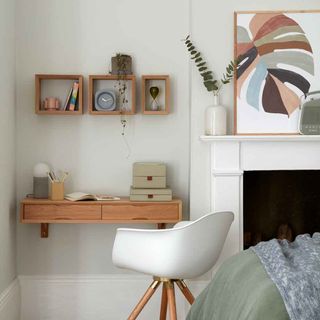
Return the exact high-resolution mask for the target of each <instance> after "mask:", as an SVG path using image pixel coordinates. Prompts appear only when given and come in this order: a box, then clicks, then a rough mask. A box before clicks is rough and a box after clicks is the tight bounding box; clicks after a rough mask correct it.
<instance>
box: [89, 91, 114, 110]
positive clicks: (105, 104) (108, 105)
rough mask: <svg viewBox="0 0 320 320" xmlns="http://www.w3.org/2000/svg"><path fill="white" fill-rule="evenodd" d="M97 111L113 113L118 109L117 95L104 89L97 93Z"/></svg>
mask: <svg viewBox="0 0 320 320" xmlns="http://www.w3.org/2000/svg"><path fill="white" fill-rule="evenodd" d="M94 107H95V109H96V110H97V111H113V110H114V109H115V108H116V95H115V93H114V92H113V91H112V90H110V89H102V90H99V91H97V92H96V93H95V105H94Z"/></svg>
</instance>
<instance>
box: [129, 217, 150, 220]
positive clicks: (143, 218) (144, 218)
mask: <svg viewBox="0 0 320 320" xmlns="http://www.w3.org/2000/svg"><path fill="white" fill-rule="evenodd" d="M132 220H149V219H148V218H146V217H142V218H139V217H136V218H132Z"/></svg>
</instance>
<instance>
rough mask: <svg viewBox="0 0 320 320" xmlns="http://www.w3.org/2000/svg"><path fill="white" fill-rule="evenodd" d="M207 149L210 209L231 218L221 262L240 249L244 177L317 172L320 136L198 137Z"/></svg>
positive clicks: (242, 224) (242, 237)
mask: <svg viewBox="0 0 320 320" xmlns="http://www.w3.org/2000/svg"><path fill="white" fill-rule="evenodd" d="M200 139H201V141H202V142H205V143H207V144H208V146H209V148H210V208H211V210H212V211H224V210H230V211H233V212H234V214H235V221H234V223H233V225H232V226H231V229H230V232H229V235H228V238H227V240H226V243H225V246H224V250H223V252H222V258H223V259H225V258H226V257H228V256H231V255H233V254H235V253H237V252H239V251H241V250H243V248H244V216H243V213H244V189H243V187H244V175H245V172H246V171H248V172H252V171H288V170H290V171H295V170H299V171H300V170H320V136H301V135H290V136H285V135H283V136H240V135H239V136H201V137H200Z"/></svg>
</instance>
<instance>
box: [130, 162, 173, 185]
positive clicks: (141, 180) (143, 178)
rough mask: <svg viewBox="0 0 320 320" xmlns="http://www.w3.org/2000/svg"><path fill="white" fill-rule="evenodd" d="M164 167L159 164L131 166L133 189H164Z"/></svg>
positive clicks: (150, 163) (147, 163)
mask: <svg viewBox="0 0 320 320" xmlns="http://www.w3.org/2000/svg"><path fill="white" fill-rule="evenodd" d="M166 171H167V170H166V165H165V164H164V163H161V162H136V163H134V164H133V181H132V185H133V188H145V189H148V188H155V189H156V188H166V185H167V181H166Z"/></svg>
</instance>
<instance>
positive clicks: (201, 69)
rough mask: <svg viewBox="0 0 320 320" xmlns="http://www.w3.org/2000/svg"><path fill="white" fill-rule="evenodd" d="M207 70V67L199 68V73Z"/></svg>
mask: <svg viewBox="0 0 320 320" xmlns="http://www.w3.org/2000/svg"><path fill="white" fill-rule="evenodd" d="M207 69H208V68H207V67H201V68H199V71H200V72H202V71H204V70H207Z"/></svg>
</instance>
